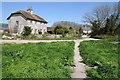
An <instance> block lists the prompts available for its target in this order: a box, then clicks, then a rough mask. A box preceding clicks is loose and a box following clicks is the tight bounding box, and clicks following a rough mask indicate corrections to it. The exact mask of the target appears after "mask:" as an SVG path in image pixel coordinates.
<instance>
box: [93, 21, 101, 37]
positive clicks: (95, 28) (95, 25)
mask: <svg viewBox="0 0 120 80" xmlns="http://www.w3.org/2000/svg"><path fill="white" fill-rule="evenodd" d="M91 24H92V27H91V29H92V33H91V36H95V35H98V34H100V33H99V29H100V27H99V24H98V22H97V21H91Z"/></svg>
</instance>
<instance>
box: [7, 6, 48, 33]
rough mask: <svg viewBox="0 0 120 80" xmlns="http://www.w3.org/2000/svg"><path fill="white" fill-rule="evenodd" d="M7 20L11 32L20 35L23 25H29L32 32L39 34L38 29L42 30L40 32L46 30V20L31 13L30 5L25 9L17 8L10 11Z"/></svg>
mask: <svg viewBox="0 0 120 80" xmlns="http://www.w3.org/2000/svg"><path fill="white" fill-rule="evenodd" d="M7 20H8V26H9V29H10V32H11V34H17V35H20V34H21V33H22V32H23V29H24V26H29V27H31V29H32V32H31V33H32V34H39V31H40V32H42V34H44V32H47V27H46V24H47V21H45V20H44V19H43V18H42V17H40V16H38V15H36V14H33V10H32V7H30V8H28V9H27V11H23V10H19V11H17V12H14V13H11V15H10V16H9V17H8V18H7Z"/></svg>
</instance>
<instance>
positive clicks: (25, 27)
mask: <svg viewBox="0 0 120 80" xmlns="http://www.w3.org/2000/svg"><path fill="white" fill-rule="evenodd" d="M31 31H32V29H31V27H29V26H24V29H23V32H22V35H23V36H28V35H30V34H31Z"/></svg>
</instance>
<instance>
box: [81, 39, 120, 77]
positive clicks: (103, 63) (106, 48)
mask: <svg viewBox="0 0 120 80" xmlns="http://www.w3.org/2000/svg"><path fill="white" fill-rule="evenodd" d="M119 48H120V45H119V44H112V43H109V41H108V40H107V41H106V40H101V41H85V42H81V44H80V54H81V56H82V57H83V62H84V63H85V64H87V65H88V66H90V67H93V68H92V69H90V70H88V71H87V75H88V76H89V77H91V78H118V60H119V59H118V56H119V54H118V49H119ZM119 71H120V70H119Z"/></svg>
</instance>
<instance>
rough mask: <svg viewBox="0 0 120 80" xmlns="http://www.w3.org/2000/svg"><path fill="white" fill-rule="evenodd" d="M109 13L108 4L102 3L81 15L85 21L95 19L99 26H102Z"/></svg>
mask: <svg viewBox="0 0 120 80" xmlns="http://www.w3.org/2000/svg"><path fill="white" fill-rule="evenodd" d="M110 13H111V10H110V6H108V5H102V6H97V7H95V8H94V9H93V12H92V13H86V14H85V15H84V16H83V17H84V19H85V22H89V23H91V22H93V21H97V22H98V24H99V26H100V27H104V26H105V21H106V19H107V18H108V17H109V15H110Z"/></svg>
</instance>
